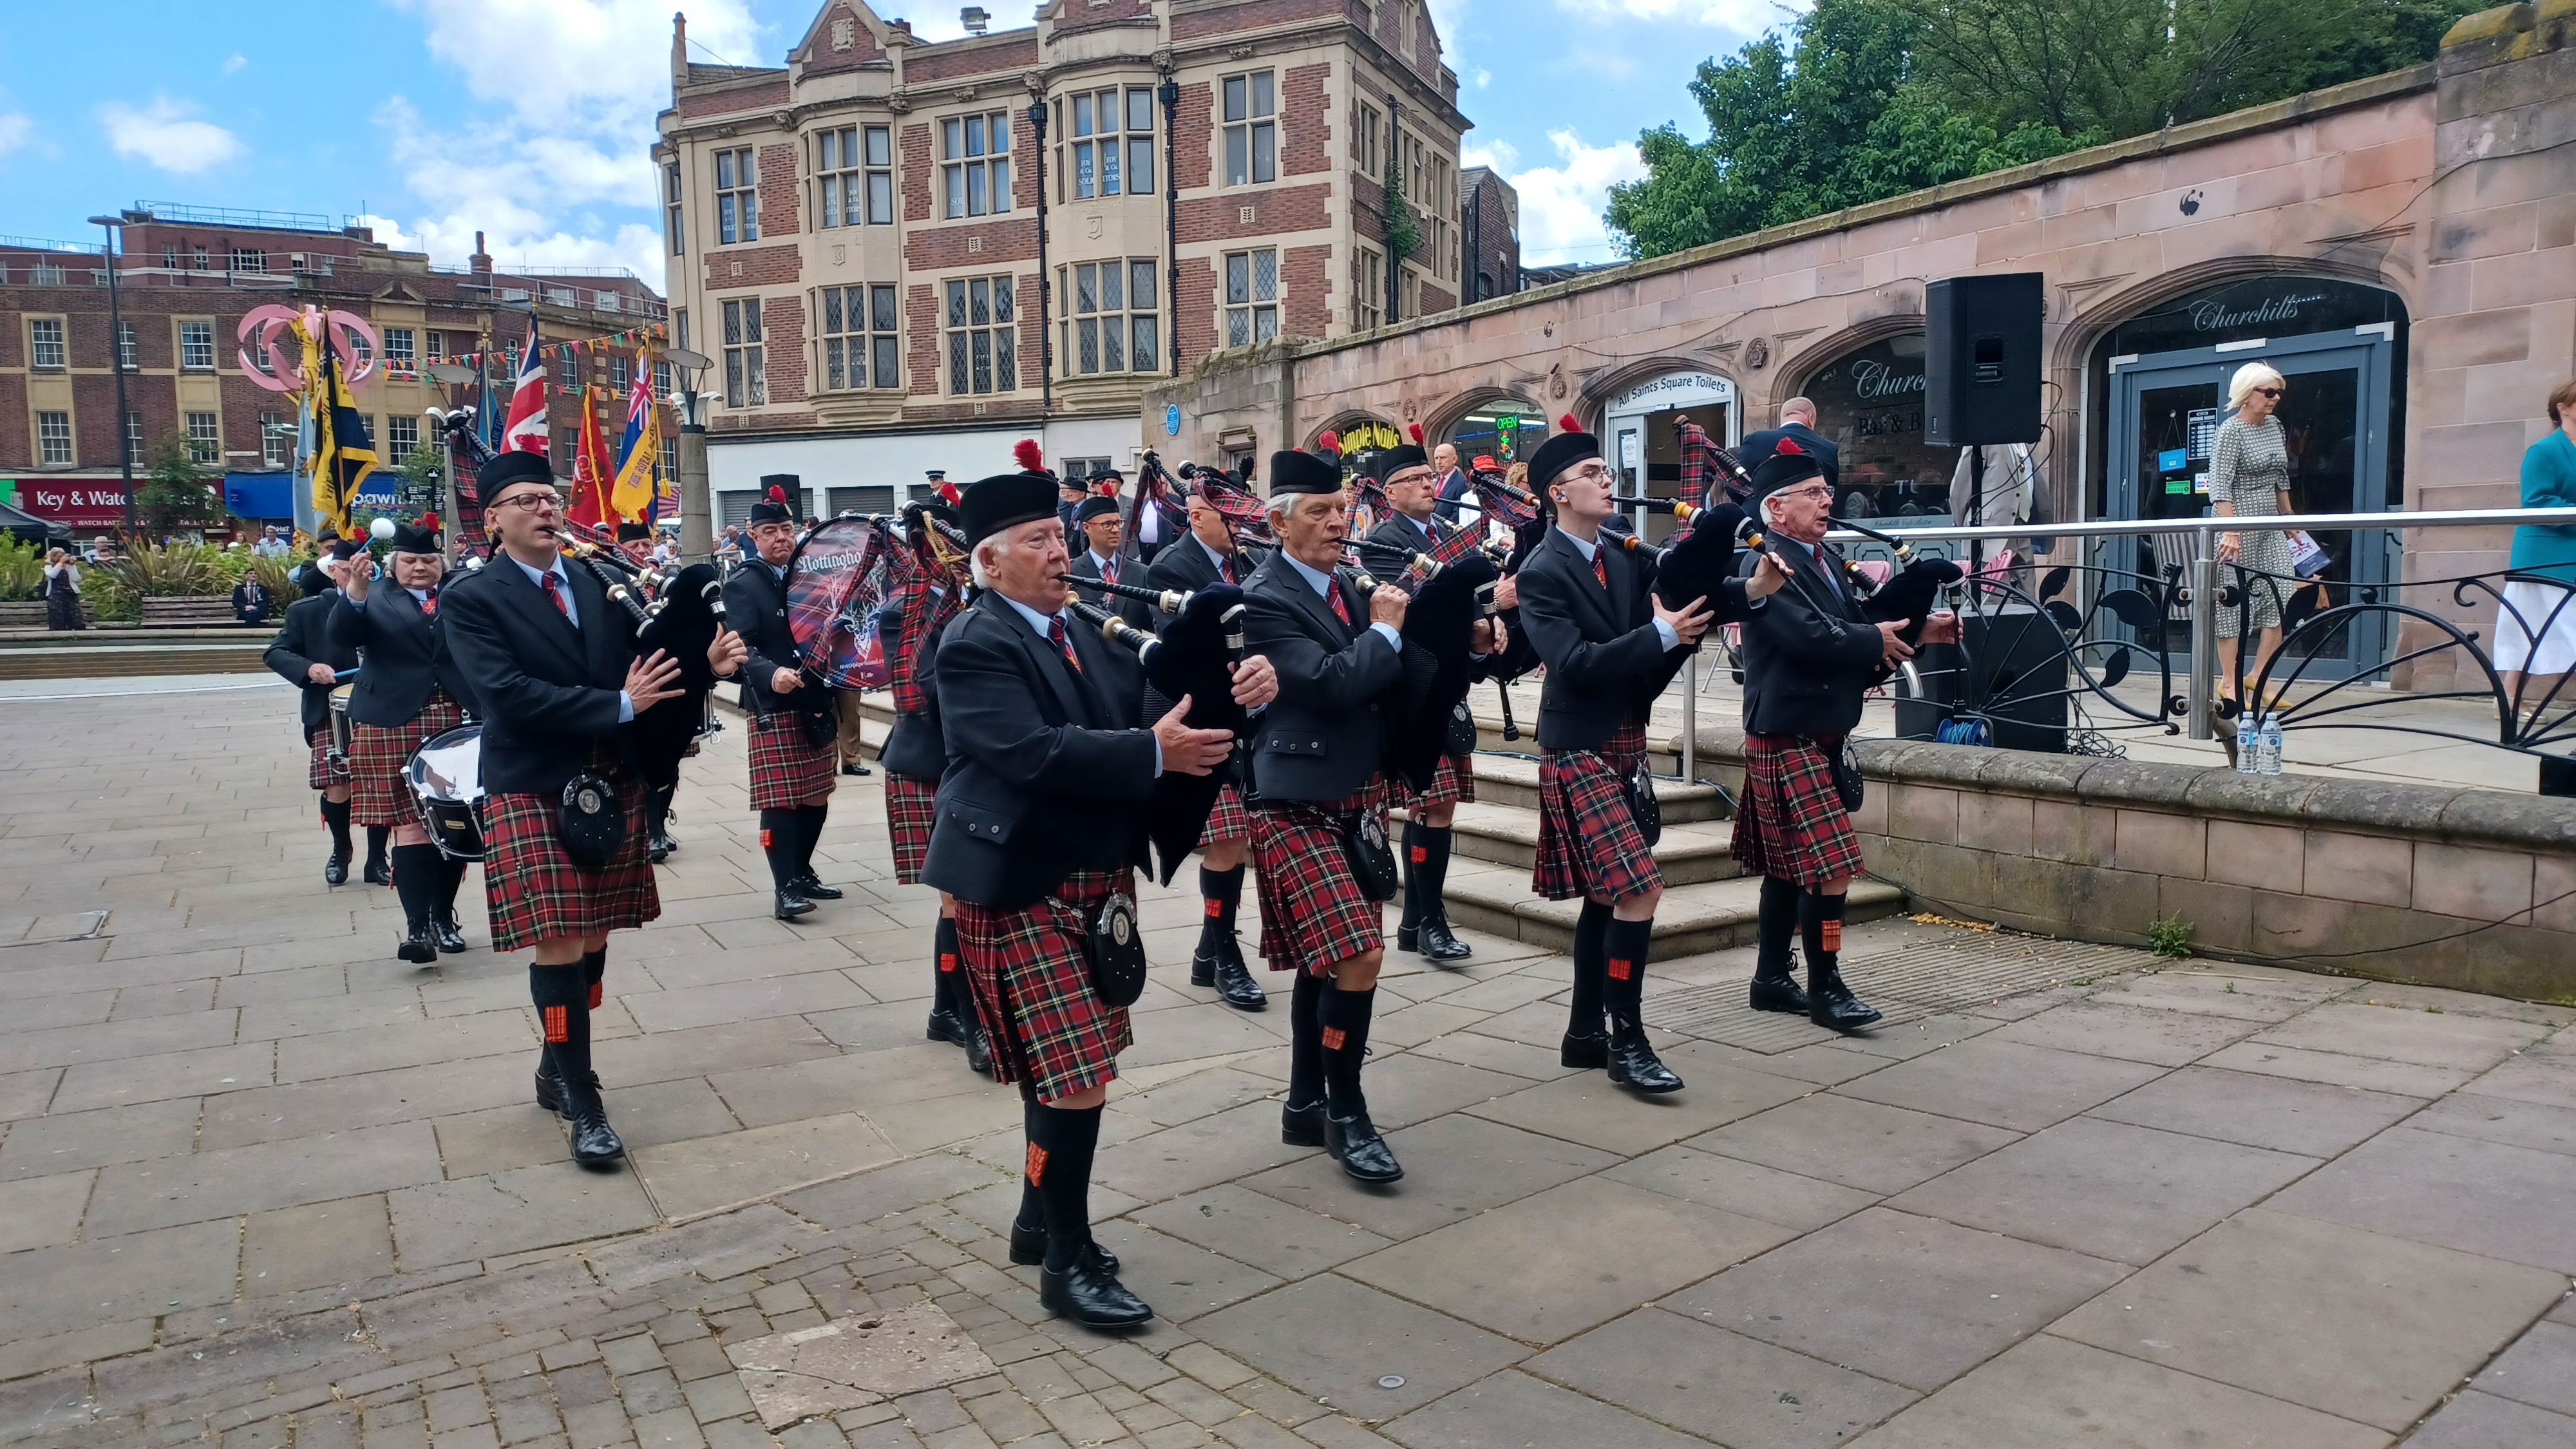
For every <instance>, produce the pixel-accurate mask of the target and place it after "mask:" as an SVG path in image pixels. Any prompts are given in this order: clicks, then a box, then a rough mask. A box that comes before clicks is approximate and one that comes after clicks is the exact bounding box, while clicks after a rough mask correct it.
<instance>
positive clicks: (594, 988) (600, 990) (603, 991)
mask: <svg viewBox="0 0 2576 1449" xmlns="http://www.w3.org/2000/svg"><path fill="white" fill-rule="evenodd" d="M607 997H608V987H607V986H606V985H605V984H604V983H602V982H597V981H594V982H592V983H590V1009H591V1010H593V1011H597V1010H599V1003H600V1002H602V1001H604V1000H606V999H607Z"/></svg>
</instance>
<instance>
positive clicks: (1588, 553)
mask: <svg viewBox="0 0 2576 1449" xmlns="http://www.w3.org/2000/svg"><path fill="white" fill-rule="evenodd" d="M1556 534H1557V537H1559V538H1562V539H1564V540H1565V541H1566V542H1567V543H1570V544H1573V545H1574V551H1575V552H1576V553H1579V554H1581V555H1583V561H1584V562H1585V563H1590V562H1592V556H1593V555H1594V554H1596V553H1599V552H1600V551H1601V545H1600V543H1599V542H1598V541H1595V542H1592V543H1585V542H1584V541H1583V540H1582V539H1579V538H1576V537H1575V536H1574V535H1573V534H1570V533H1568V532H1566V531H1565V526H1564V525H1563V524H1559V525H1557V530H1556Z"/></svg>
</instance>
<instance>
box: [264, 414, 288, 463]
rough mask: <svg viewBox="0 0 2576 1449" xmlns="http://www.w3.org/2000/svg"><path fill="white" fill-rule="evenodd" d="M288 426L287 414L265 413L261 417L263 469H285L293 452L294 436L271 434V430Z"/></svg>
mask: <svg viewBox="0 0 2576 1449" xmlns="http://www.w3.org/2000/svg"><path fill="white" fill-rule="evenodd" d="M284 426H286V414H284V413H280V412H265V413H261V414H260V415H259V463H260V466H261V467H263V468H283V467H285V466H286V465H287V463H288V461H289V458H290V455H291V454H292V452H293V449H294V445H295V440H294V438H293V437H292V436H281V435H279V434H275V433H271V432H270V431H269V429H271V428H282V427H284Z"/></svg>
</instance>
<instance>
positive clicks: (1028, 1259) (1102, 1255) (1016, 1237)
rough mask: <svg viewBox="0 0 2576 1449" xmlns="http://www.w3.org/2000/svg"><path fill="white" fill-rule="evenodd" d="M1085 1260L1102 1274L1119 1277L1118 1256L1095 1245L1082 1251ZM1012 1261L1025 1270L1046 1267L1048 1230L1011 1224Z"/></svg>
mask: <svg viewBox="0 0 2576 1449" xmlns="http://www.w3.org/2000/svg"><path fill="white" fill-rule="evenodd" d="M1082 1256H1083V1258H1084V1260H1085V1261H1086V1262H1088V1263H1090V1264H1092V1265H1093V1266H1095V1267H1097V1268H1098V1269H1099V1270H1100V1271H1101V1272H1103V1273H1106V1274H1108V1275H1109V1276H1111V1277H1113V1278H1115V1277H1117V1276H1118V1255H1117V1254H1116V1253H1113V1252H1111V1251H1109V1250H1108V1249H1107V1248H1104V1247H1102V1246H1100V1245H1099V1244H1098V1243H1093V1244H1091V1245H1090V1246H1088V1247H1086V1248H1084V1249H1083V1250H1082ZM1011 1261H1012V1262H1013V1263H1015V1264H1017V1265H1019V1266H1020V1267H1023V1268H1041V1267H1044V1266H1046V1229H1044V1228H1024V1227H1021V1226H1020V1225H1019V1224H1018V1223H1013V1224H1011Z"/></svg>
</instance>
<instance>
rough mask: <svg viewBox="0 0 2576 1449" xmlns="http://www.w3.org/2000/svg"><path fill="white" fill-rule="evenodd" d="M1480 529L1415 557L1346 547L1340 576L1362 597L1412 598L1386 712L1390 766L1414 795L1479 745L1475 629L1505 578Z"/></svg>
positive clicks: (1480, 671) (1367, 546)
mask: <svg viewBox="0 0 2576 1449" xmlns="http://www.w3.org/2000/svg"><path fill="white" fill-rule="evenodd" d="M1479 534H1480V530H1476V529H1466V528H1461V529H1455V530H1452V531H1451V533H1450V534H1449V536H1448V537H1446V538H1444V539H1442V540H1440V541H1439V542H1438V543H1436V544H1434V545H1432V547H1431V548H1430V550H1429V551H1427V552H1422V553H1415V552H1412V551H1410V550H1407V549H1405V548H1402V547H1400V546H1398V545H1393V544H1383V543H1378V542H1375V541H1373V540H1368V539H1361V540H1357V541H1354V542H1351V543H1348V544H1346V545H1344V547H1345V548H1346V549H1348V551H1349V554H1350V557H1351V559H1352V561H1353V562H1354V563H1355V564H1356V567H1355V568H1346V569H1345V570H1344V572H1345V573H1346V574H1348V575H1349V576H1350V577H1351V581H1352V582H1353V583H1356V584H1357V585H1359V588H1360V591H1361V592H1362V593H1364V594H1366V593H1373V592H1375V591H1376V590H1377V588H1378V585H1379V580H1378V578H1377V577H1376V576H1375V573H1376V571H1377V570H1380V569H1383V570H1385V572H1386V580H1385V581H1386V582H1387V583H1388V584H1391V585H1393V586H1394V587H1396V588H1399V589H1402V590H1404V591H1405V592H1406V593H1407V594H1410V595H1411V596H1412V602H1411V603H1409V604H1408V605H1406V607H1405V611H1404V626H1403V628H1402V629H1401V630H1399V631H1398V632H1399V633H1401V634H1402V635H1403V637H1404V683H1403V686H1402V688H1401V689H1400V690H1399V691H1398V693H1397V696H1396V699H1395V701H1394V707H1393V708H1392V709H1391V710H1390V711H1388V712H1387V720H1386V743H1387V766H1388V768H1389V769H1390V770H1392V771H1394V772H1395V773H1396V774H1398V775H1401V776H1403V777H1404V779H1405V781H1406V783H1408V784H1409V785H1410V786H1411V787H1412V788H1413V789H1414V790H1415V791H1417V792H1419V791H1422V790H1427V789H1429V788H1431V781H1432V778H1433V776H1435V775H1437V774H1438V773H1439V770H1440V761H1441V758H1442V757H1443V756H1446V755H1453V754H1465V753H1467V752H1469V751H1471V750H1473V749H1475V747H1476V724H1475V718H1474V716H1472V715H1471V714H1469V713H1468V711H1467V687H1468V686H1469V685H1471V684H1473V683H1475V682H1476V680H1477V679H1478V678H1480V677H1482V676H1483V675H1484V674H1485V673H1486V672H1487V670H1486V668H1485V667H1483V666H1480V665H1479V663H1478V662H1477V660H1476V659H1475V657H1474V655H1473V653H1472V652H1471V651H1472V649H1473V647H1474V641H1473V637H1472V636H1473V632H1474V630H1475V627H1476V625H1477V624H1478V623H1479V622H1481V621H1483V620H1486V619H1490V618H1492V617H1493V616H1494V585H1495V584H1496V583H1497V582H1499V581H1500V580H1501V578H1502V572H1501V570H1500V569H1498V568H1497V567H1496V566H1495V562H1494V559H1493V557H1492V556H1491V555H1489V554H1488V553H1487V552H1486V551H1485V547H1484V541H1483V539H1482V538H1481V537H1480V536H1479Z"/></svg>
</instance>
